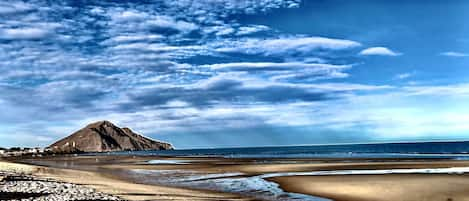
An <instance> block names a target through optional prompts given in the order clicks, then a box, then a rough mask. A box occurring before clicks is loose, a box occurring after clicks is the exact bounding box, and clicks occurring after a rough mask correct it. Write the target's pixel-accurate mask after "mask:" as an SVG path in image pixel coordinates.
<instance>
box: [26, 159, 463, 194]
mask: <svg viewBox="0 0 469 201" xmlns="http://www.w3.org/2000/svg"><path fill="white" fill-rule="evenodd" d="M149 160H157V161H158V164H148V163H147V162H148V161H149ZM175 160H176V161H182V162H181V163H180V164H171V163H174V161H175ZM164 161H168V164H165V163H164ZM22 162H23V163H33V164H36V165H41V166H43V167H40V168H39V169H38V170H37V171H36V174H38V175H41V176H44V177H49V178H55V179H58V180H62V181H67V182H72V183H78V184H84V185H88V186H91V187H93V188H96V189H97V190H99V191H102V192H104V193H109V194H113V195H118V196H120V197H122V198H125V199H129V200H255V199H256V198H254V197H252V196H246V195H241V194H233V193H218V192H214V191H212V190H200V189H198V190H194V189H188V188H181V187H165V186H162V185H160V184H155V183H151V182H149V181H150V180H149V179H148V178H143V179H142V178H135V177H130V176H129V175H128V174H127V173H128V171H129V170H137V169H138V170H162V171H167V170H171V171H174V170H177V171H182V172H184V171H194V172H198V173H201V174H225V173H242V174H243V177H250V176H257V175H264V174H269V173H289V172H314V171H328V170H387V169H421V168H451V167H469V161H452V160H437V159H435V160H431V159H420V160H411V159H406V160H405V161H396V160H389V159H381V160H380V159H373V161H370V159H353V160H349V159H347V160H346V159H330V160H329V159H225V158H201V157H197V158H161V157H129V156H78V157H53V158H43V159H39V160H38V159H29V160H22ZM44 166H47V167H44ZM146 179H147V180H146ZM266 180H268V181H272V182H275V183H278V184H280V187H281V188H282V189H283V190H285V191H288V192H295V193H301V194H309V195H314V196H318V197H323V198H328V199H331V200H337V201H450V200H451V201H457V200H463V201H464V200H469V175H468V174H386V175H329V176H277V177H275V176H274V177H269V178H266Z"/></svg>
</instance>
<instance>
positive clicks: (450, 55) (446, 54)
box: [440, 52, 469, 57]
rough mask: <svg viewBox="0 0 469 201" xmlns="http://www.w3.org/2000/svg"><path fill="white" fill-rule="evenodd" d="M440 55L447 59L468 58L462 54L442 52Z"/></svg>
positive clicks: (467, 55)
mask: <svg viewBox="0 0 469 201" xmlns="http://www.w3.org/2000/svg"><path fill="white" fill-rule="evenodd" d="M440 55H441V56H447V57H469V54H467V53H463V52H442V53H440Z"/></svg>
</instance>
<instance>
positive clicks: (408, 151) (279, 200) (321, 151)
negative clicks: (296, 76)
mask: <svg viewBox="0 0 469 201" xmlns="http://www.w3.org/2000/svg"><path fill="white" fill-rule="evenodd" d="M108 154H117V155H145V156H148V155H150V156H152V155H154V156H171V157H177V156H192V157H224V158H255V159H257V160H256V161H257V162H259V163H261V162H262V161H266V162H269V161H271V160H269V158H278V159H280V158H315V159H318V158H319V159H320V158H338V159H345V160H346V159H347V158H365V159H366V160H368V159H370V158H371V159H373V158H376V159H380V158H389V159H430V158H431V159H435V158H436V159H452V160H468V159H469V141H463V142H419V143H385V144H344V145H315V146H285V147H247V148H218V149H186V150H170V151H142V152H116V153H108ZM193 160H194V161H197V159H185V158H181V159H177V158H175V159H159V158H156V159H154V160H149V161H147V164H151V165H185V164H191V163H192V162H194V161H193ZM279 161H282V160H275V163H278V162H279ZM286 161H287V162H288V163H292V162H294V161H295V160H286ZM300 161H301V160H300ZM465 173H466V174H467V173H469V167H445V168H420V169H349V170H347V169H345V170H326V171H310V172H276V173H266V174H259V175H246V174H244V173H242V172H217V173H207V172H203V171H198V170H188V169H168V170H163V169H155V170H148V169H132V170H130V171H129V172H128V175H130V176H131V177H133V178H137V180H138V178H140V179H141V180H142V181H144V183H150V184H160V185H169V186H177V187H189V188H195V189H206V190H217V191H222V192H230V193H237V194H242V195H248V196H250V197H254V198H258V199H261V200H269V201H298V200H302V201H330V200H329V199H326V198H321V197H317V196H313V195H305V194H299V193H292V192H287V191H285V190H284V189H282V188H280V186H279V185H278V184H277V183H275V182H273V181H272V180H271V178H275V177H283V176H316V175H369V174H377V175H384V174H465Z"/></svg>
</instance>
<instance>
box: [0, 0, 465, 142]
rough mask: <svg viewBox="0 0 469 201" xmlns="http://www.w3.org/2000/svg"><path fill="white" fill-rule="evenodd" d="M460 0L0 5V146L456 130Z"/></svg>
mask: <svg viewBox="0 0 469 201" xmlns="http://www.w3.org/2000/svg"><path fill="white" fill-rule="evenodd" d="M467 19H469V2H467V1H463V0H459V1H458V0H454V1H449V2H448V1H442V0H429V1H425V2H423V1H417V0H415V1H400V0H398V1H384V0H377V1H376V0H373V1H372V0H357V1H346V0H321V1H300V0H284V1H282V0H245V1H240V0H197V1H195V0H194V1H187V0H146V1H125V0H121V1H71V0H70V1H41V0H37V1H36V0H33V1H16V0H11V1H2V2H0V69H1V74H0V92H1V93H0V103H1V104H0V111H1V113H0V146H7V147H8V146H45V145H48V144H50V143H52V142H53V141H54V140H56V139H58V138H61V137H64V136H66V135H68V134H70V133H71V132H73V131H75V130H77V129H78V128H81V127H82V126H84V125H86V124H87V123H90V122H93V121H97V120H103V119H107V120H110V121H113V122H115V123H116V124H117V125H120V126H128V127H131V128H133V129H134V130H135V131H137V132H139V133H142V134H144V135H147V136H150V137H154V138H157V139H161V140H165V141H169V142H171V143H173V144H174V145H175V146H176V147H177V148H199V147H228V146H265V145H296V144H325V143H354V142H384V141H415V140H460V139H469V124H468V123H467V122H469V107H468V106H467V102H468V101H469V79H468V78H469V71H468V64H469V35H468V33H469V25H468V23H467V22H466V21H467Z"/></svg>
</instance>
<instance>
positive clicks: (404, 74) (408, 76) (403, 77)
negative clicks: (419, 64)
mask: <svg viewBox="0 0 469 201" xmlns="http://www.w3.org/2000/svg"><path fill="white" fill-rule="evenodd" d="M413 75H414V73H401V74H397V75H396V76H394V79H398V80H403V79H407V78H410V77H412V76H413Z"/></svg>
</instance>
